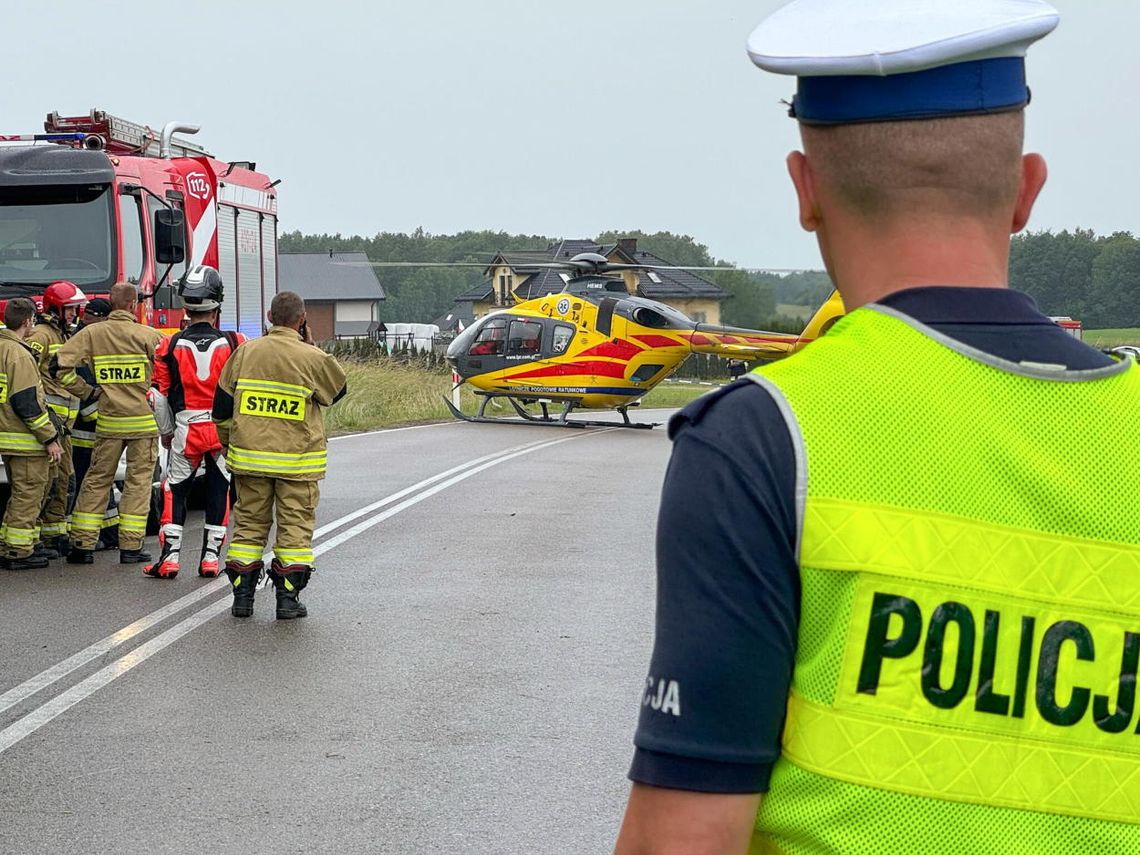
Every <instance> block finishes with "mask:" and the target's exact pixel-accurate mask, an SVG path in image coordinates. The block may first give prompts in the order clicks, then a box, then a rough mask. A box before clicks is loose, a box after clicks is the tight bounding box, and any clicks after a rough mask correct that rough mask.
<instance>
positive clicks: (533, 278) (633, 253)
mask: <svg viewBox="0 0 1140 855" xmlns="http://www.w3.org/2000/svg"><path fill="white" fill-rule="evenodd" d="M583 252H595V253H598V254H600V255H604V256H605V257H606V258H607V259H609V260H610V261H613V262H619V263H622V264H644V265H646V267H647V269H644V270H624V271H622V272H621V278H622V279H623V281H624V282H625V287H626V291H628V292H629V293H630V294H632V295H636V296H638V297H646V298H648V299H650V300H658V301H660V302H662V303H667V304H668V305H670V306H673V307H674V308H676V309H679V310H680V311H682V312H684V313H685V314H686V315H688V316H689V317H690V318H692V319H693V320H694V321H697V322H698V323H709V324H719V323H720V314H721V304H722V303H723V302H724V301H725V300H727V299H728V298H729V297H730V296H731V295H730V294H729V292H728V291H726V290H724V289H723V288H721V287H720V286H719V285H717V284H716V283H714V282H710V281H709V280H708V279H705V278H703V277H701V276H698V275H697V274H696V273H694V272H693V271H691V270H679V269H677V268H673V267H672V265H671V264H670V262H668V261H666V260H665V259H663V258H661V257H660V256H657V255H654V254H653V253H651V252H647V251H646V250H643V249H638V248H637V239H636V238H622V239H621V240H619V241H618V242H617V243H616V244H611V245H603V244H599V243H595V242H594V241H592V240H563V241H559V242H557V243H552V244H551V245H550V246H548V247H547V248H546V249H543V250H531V251H524V252H501V253H498V254H497V255H496V256H495V257H494V259H492V260H491V263H490V264H489V265H488V266H487V269H486V271H485V272H484V275H485V279H484V281H483V282H482V283H481V284H480V285H478V286H477V287H475V288H471V289H469V290H467V291H465V292H464V293H462V294H460V295H459V296H458V297H456V298H455V301H456V302H457V303H470V304H471V313H472V315H473V316H474V317H476V318H480V317H482V316H483V315H485V314H487V313H488V312H494V311H498V310H500V309H505V308H508V307H510V306H513V305H515V304H516V303H518V302H522V301H524V300H531V299H534V298H535V297H542V296H545V295H547V294H556V293H558V292H559V291H561V290H562V289H563V288H564V287H565V286H566V284H567V283H568V282H569V281H570V271H568V270H559V269H557V268H552V267H545V266H540V265H547V264H549V263H550V262H552V261H569V260H570V259H571V258H573V257H574V256H575V255H578V254H579V253H583ZM654 267H664V268H670V269H664V270H662V269H650V268H654Z"/></svg>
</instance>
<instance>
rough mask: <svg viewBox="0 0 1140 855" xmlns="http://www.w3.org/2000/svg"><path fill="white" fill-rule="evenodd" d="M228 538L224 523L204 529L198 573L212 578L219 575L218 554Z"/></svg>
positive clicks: (207, 526)
mask: <svg viewBox="0 0 1140 855" xmlns="http://www.w3.org/2000/svg"><path fill="white" fill-rule="evenodd" d="M225 540H226V527H225V526H224V525H210V524H209V523H207V524H206V527H205V528H204V529H203V530H202V557H201V558H200V559H198V575H199V576H205V577H206V578H207V579H212V578H214V577H215V576H217V575H218V556H219V555H221V554H222V544H223V543H224V542H225Z"/></svg>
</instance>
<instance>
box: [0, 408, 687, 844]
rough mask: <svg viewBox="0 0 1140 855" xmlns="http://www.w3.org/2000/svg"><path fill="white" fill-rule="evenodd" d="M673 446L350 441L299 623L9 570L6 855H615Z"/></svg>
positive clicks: (168, 584) (119, 570)
mask: <svg viewBox="0 0 1140 855" xmlns="http://www.w3.org/2000/svg"><path fill="white" fill-rule="evenodd" d="M654 415H656V416H657V420H660V419H661V417H662V416H663V415H665V414H663V413H660V412H659V413H656V414H654V413H640V414H639V417H640V418H642V419H649V418H652V417H653V416H654ZM668 453H669V442H668V439H667V437H666V435H665V432H664V429H663V428H658V429H656V430H653V431H634V430H601V429H596V430H595V429H591V430H566V429H554V428H542V427H531V426H526V427H522V426H520V427H504V426H496V425H475V424H461V423H449V424H443V425H436V426H426V427H422V428H412V429H405V430H397V431H387V432H380V433H375V434H367V435H360V436H355V437H346V438H341V439H339V440H336V441H334V442H333V443H332V445H331V458H330V468H329V475H328V478H327V479H326V480H325V482H324V483H323V486H322V492H323V496H322V501H321V505H320V509H319V513H318V518H319V520H318V525H319V526H320V527H321V528H319V529H318V539H317V541H316V548H317V551H318V556H319V557H318V558H317V568H318V569H317V573H316V574H315V575H314V578H313V581H312V583H311V584H310V587H309V589H308V590H307V591H306V592H305V595H304V597H303V599H304V600H305V602H306V603H307V604H308V605H309V609H310V616H309V617H308V618H306V619H304V620H297V621H287V622H286V621H281V622H278V621H275V620H274V619H273V594H272V590H271V589H263V590H261V591H259V593H258V599H257V606H256V610H255V615H254V617H253V618H251V619H246V620H238V619H236V618H232V617H231V616H230V614H229V611H228V603H229V600H230V596H229V593H228V591H227V590H226V587H225V582H224V580H222V581H208V580H202V579H199V578H198V577H197V576H196V575H195V574H194V572H193V567H192V566H191V567H190V569H189V570H185V569H184V570H183V573H182V575H180V576H179V577H178V578H177V579H175V580H172V581H167V580H156V579H148V578H145V577H143V576H142V575H141V574H140V573H139V568H138V567H124V566H120V565H118V564H117V563H113V562H114V561H116V560H117V554H115V553H97V560H96V564H95V565H94V566H93V567H69V566H67V565H65V564H63V563H62V562H55V563H53V565H52V566H51V567H50V568H49V569H47V570H42V571H32V572H26V573H4V574H0V851H2V852H4V853H21V855H23V854H24V853H58V852H92V853H96V852H98V853H103V852H107V853H110V852H114V853H159V852H163V853H165V852H170V853H184V852H207V853H208V852H239V851H240V852H251V853H260V852H266V853H270V852H272V853H293V852H337V853H348V852H391V853H404V852H408V853H419V852H433V853H449V852H465V853H466V852H476V853H594V852H606V851H609V849H610V848H611V847H612V845H613V840H614V837H615V835H616V831H617V827H618V823H619V821H620V817H621V811H622V808H623V807H624V803H625V797H626V792H627V787H628V785H627V783H626V780H625V772H626V769H627V766H628V763H629V759H630V756H631V752H632V746H631V738H632V733H633V728H634V724H635V722H636V716H637V702H638V697H639V689H640V686H641V684H642V682H643V678H644V673H645V668H646V666H647V663H648V653H649V646H650V643H651V637H652V620H653V529H654V520H655V516H656V506H657V500H658V495H659V491H660V485H661V480H662V477H663V474H664V469H665V464H666V461H667V458H668ZM191 522H192V523H194V524H200V522H201V513H200V512H197V513H195V514H192V519H191ZM190 542H191V543H196V542H197V535H196V534H193V535H191V536H190ZM195 555H196V552H194V551H193V550H192V551H191V552H190V555H189V558H188V563H189V562H192V561H193V560H194V556H195Z"/></svg>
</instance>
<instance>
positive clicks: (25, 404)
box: [0, 297, 63, 570]
mask: <svg viewBox="0 0 1140 855" xmlns="http://www.w3.org/2000/svg"><path fill="white" fill-rule="evenodd" d="M35 319H36V306H35V303H33V302H32V301H31V300H29V299H28V298H26V297H17V298H15V299H13V300H9V301H8V305H7V306H6V307H5V309H4V324H5V329H2V330H0V381H2V387H0V388H2V394H0V398H2V403H0V454H3V455H4V468H5V470H6V471H7V473H8V486H9V488H10V489H11V494H10V495H9V498H8V507H7V508H6V509H5V511H4V522H3V526H2V527H0V540H2V541H3V555H2V556H0V566H2V567H3V568H4V569H5V570H34V569H39V568H42V567H47V564H48V559H47V558H46V557H45V556H42V555H33V554H32V553H33V549H34V547H35V543H36V525H37V523H38V521H39V518H40V514H41V513H42V511H43V508H44V504H45V502H46V501H47V497H48V491H49V490H50V488H51V469H52V466H54V465H56V464H58V463H59V461H60V458H61V457H62V456H63V449H62V448H61V447H60V443H59V432H58V430H57V429H56V426H55V423H54V422H53V420H52V419H51V416H50V413H49V410H48V408H47V400H46V398H45V395H44V387H43V384H42V383H41V382H40V372H39V368H38V367H37V365H36V357H35V355H34V353H33V351H32V349H31V348H30V347H28V345H27V338H28V335H29V334H30V333H31V332H32V326H33V325H34V324H35Z"/></svg>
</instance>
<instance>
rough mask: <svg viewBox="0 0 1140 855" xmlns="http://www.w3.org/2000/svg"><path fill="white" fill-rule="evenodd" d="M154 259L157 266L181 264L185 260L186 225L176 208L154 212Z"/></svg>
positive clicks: (160, 209)
mask: <svg viewBox="0 0 1140 855" xmlns="http://www.w3.org/2000/svg"><path fill="white" fill-rule="evenodd" d="M154 257H155V260H156V261H157V262H158V263H159V264H181V263H182V262H183V261H184V260H185V258H186V225H185V222H184V218H183V216H182V212H181V211H179V210H178V209H177V208H159V209H158V210H157V211H155V212H154Z"/></svg>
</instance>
